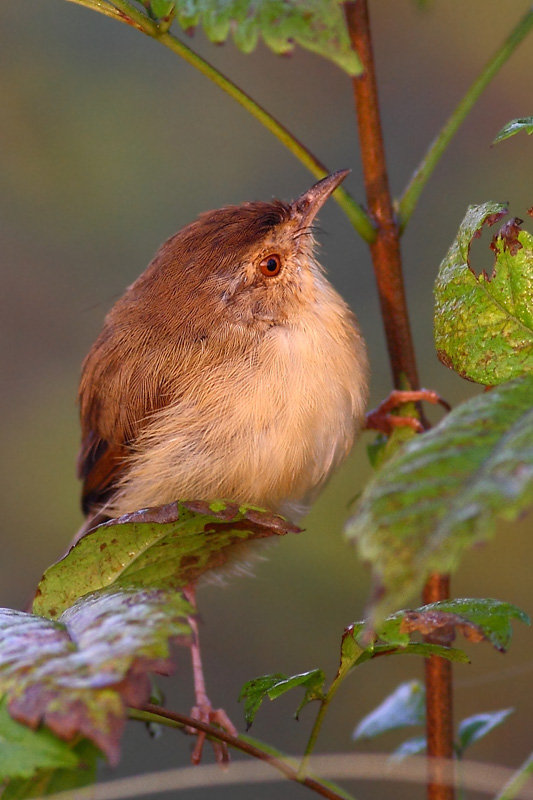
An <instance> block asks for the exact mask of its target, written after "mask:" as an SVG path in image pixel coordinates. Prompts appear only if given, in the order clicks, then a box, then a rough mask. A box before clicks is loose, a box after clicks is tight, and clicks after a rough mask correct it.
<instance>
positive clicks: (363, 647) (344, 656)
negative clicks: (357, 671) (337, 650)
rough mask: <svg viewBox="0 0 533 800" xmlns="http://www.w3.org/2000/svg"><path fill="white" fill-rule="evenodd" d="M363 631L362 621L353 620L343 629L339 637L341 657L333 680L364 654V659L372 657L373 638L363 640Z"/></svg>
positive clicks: (363, 624)
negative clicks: (366, 640)
mask: <svg viewBox="0 0 533 800" xmlns="http://www.w3.org/2000/svg"><path fill="white" fill-rule="evenodd" d="M365 631H366V625H365V623H364V622H354V623H353V624H352V625H349V626H348V627H347V628H345V629H344V633H343V634H342V639H341V659H340V664H339V669H338V670H337V675H336V676H335V680H337V678H339V677H341V676H343V675H344V674H345V673H346V672H349V671H350V670H351V669H352V667H355V665H356V664H357V663H358V662H359V660H360V659H361V658H362V657H364V656H366V658H364V660H365V661H368V659H369V658H372V653H373V651H374V640H373V639H372V640H371V641H369V642H364V637H365Z"/></svg>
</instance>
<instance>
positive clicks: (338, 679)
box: [298, 668, 350, 779]
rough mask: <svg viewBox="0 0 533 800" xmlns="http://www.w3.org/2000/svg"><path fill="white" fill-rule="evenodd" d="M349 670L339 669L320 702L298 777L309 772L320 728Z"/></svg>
mask: <svg viewBox="0 0 533 800" xmlns="http://www.w3.org/2000/svg"><path fill="white" fill-rule="evenodd" d="M349 671H350V669H349V668H348V669H339V671H338V673H337V675H336V676H335V678H334V679H333V681H332V683H331V686H330V687H329V689H328V691H327V692H326V696H325V697H324V699H323V700H322V702H321V703H320V708H319V710H318V714H317V715H316V719H315V723H314V725H313V728H312V730H311V733H310V735H309V739H308V741H307V745H306V748H305V752H304V757H303V758H302V763H301V764H300V769H299V770H298V777H299V778H300V779H303V778H304V777H305V774H306V772H307V764H308V762H309V759H310V757H311V755H312V754H313V750H314V749H315V745H316V742H317V739H318V735H319V733H320V730H321V728H322V723H323V722H324V719H325V717H326V713H327V711H328V708H329V706H330V703H331V701H332V700H333V697H334V696H335V694H336V693H337V690H338V689H339V687H340V685H341V683H342V682H343V680H344V679H345V677H346V676H347V675H348V673H349Z"/></svg>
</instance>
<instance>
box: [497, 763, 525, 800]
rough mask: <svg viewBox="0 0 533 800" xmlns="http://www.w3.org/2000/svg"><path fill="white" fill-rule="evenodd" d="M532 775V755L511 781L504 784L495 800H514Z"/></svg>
mask: <svg viewBox="0 0 533 800" xmlns="http://www.w3.org/2000/svg"><path fill="white" fill-rule="evenodd" d="M532 775H533V753H531V755H530V756H528V757H527V758H526V760H525V761H524V763H523V764H522V766H521V767H519V768H518V770H517V771H516V772H515V774H514V775H513V777H512V778H511V780H510V781H509V782H508V783H506V784H505V786H504V787H503V789H502V790H501V792H500V793H499V795H498V796H497V797H496V798H495V800H514V798H515V797H516V796H517V794H518V793H519V792H520V790H521V789H522V787H523V786H525V785H526V783H527V782H528V780H529V779H530V777H531V776H532Z"/></svg>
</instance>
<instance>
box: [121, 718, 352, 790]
mask: <svg viewBox="0 0 533 800" xmlns="http://www.w3.org/2000/svg"><path fill="white" fill-rule="evenodd" d="M128 715H129V717H130V719H136V720H139V721H141V722H158V723H159V724H161V725H167V726H168V727H171V728H195V729H196V730H198V731H202V732H203V733H205V734H206V735H207V737H208V738H209V739H216V740H217V741H220V742H225V743H226V744H227V745H228V746H229V747H233V748H234V749H235V750H240V751H241V753H246V754H247V755H249V756H252V758H257V759H259V760H260V761H265V762H266V763H267V764H269V765H270V766H271V767H273V768H274V769H277V770H278V772H281V773H282V774H283V775H285V777H286V778H288V779H289V780H291V781H295V782H296V783H300V784H302V785H303V786H307V788H308V789H311V790H312V791H314V792H316V793H317V794H319V795H321V796H322V797H326V798H328V800H354V798H353V796H352V795H350V794H348V793H347V792H345V791H344V790H343V789H340V788H339V787H333V786H332V785H331V784H329V785H327V784H325V783H323V782H322V781H320V780H318V779H317V778H312V777H310V776H302V777H300V776H299V775H298V768H297V766H293V764H292V763H291V762H290V761H289V760H288V759H287V758H286V757H284V756H282V755H281V753H277V752H276V753H274V752H273V750H272V748H270V747H268V748H267V747H265V748H264V749H263V748H261V746H260V745H259V743H258V742H255V743H254V744H252V743H251V742H248V741H246V740H245V739H242V738H241V737H238V736H232V735H231V734H229V733H227V732H226V731H224V730H222V729H221V728H216V727H214V726H213V725H208V724H206V723H205V722H200V720H197V719H194V718H193V717H187V716H186V715H185V714H179V713H177V712H175V711H167V709H166V708H162V707H161V706H156V705H153V704H152V703H145V704H144V705H143V706H141V707H140V708H138V709H137V708H130V709H129V712H128Z"/></svg>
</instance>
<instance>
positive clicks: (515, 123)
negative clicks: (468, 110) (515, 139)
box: [492, 117, 533, 144]
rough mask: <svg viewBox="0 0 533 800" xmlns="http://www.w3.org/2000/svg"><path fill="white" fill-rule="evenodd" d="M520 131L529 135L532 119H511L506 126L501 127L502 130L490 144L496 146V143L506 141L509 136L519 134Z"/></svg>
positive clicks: (532, 123) (532, 131)
mask: <svg viewBox="0 0 533 800" xmlns="http://www.w3.org/2000/svg"><path fill="white" fill-rule="evenodd" d="M520 131H525V132H526V133H527V134H529V135H531V134H532V133H533V117H522V118H521V119H512V120H511V122H508V123H507V125H504V126H503V128H502V129H501V131H500V132H499V133H498V135H497V136H496V138H495V139H494V141H493V143H492V144H497V143H498V142H502V141H503V140H504V139H508V138H509V137H510V136H514V135H515V133H520Z"/></svg>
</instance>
